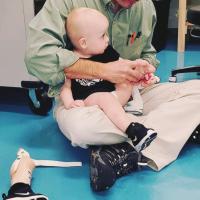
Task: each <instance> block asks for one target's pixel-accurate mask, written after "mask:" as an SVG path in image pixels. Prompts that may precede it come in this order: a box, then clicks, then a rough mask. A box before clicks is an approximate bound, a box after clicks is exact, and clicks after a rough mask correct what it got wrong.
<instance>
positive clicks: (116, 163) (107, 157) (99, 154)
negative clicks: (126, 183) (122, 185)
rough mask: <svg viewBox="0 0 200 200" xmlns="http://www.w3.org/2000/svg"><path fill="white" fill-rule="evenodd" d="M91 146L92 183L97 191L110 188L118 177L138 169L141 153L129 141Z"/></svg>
mask: <svg viewBox="0 0 200 200" xmlns="http://www.w3.org/2000/svg"><path fill="white" fill-rule="evenodd" d="M91 148H92V150H91V157H90V184H91V187H92V189H93V190H94V191H96V192H99V191H103V190H106V189H109V188H110V187H111V186H112V185H113V184H114V183H115V181H116V179H117V178H119V177H121V176H124V175H126V174H128V173H131V172H133V171H136V170H137V169H138V165H139V164H138V162H139V161H140V154H139V153H138V152H137V151H136V150H135V149H134V147H132V146H131V145H130V144H129V143H127V142H124V143H121V144H115V145H105V146H96V147H91ZM141 165H145V164H144V163H142V164H141Z"/></svg>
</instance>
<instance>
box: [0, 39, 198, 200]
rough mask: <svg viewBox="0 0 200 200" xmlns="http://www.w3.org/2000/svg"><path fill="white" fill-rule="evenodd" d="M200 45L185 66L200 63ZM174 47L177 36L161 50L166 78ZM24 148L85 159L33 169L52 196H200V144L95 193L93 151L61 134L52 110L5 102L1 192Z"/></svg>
mask: <svg viewBox="0 0 200 200" xmlns="http://www.w3.org/2000/svg"><path fill="white" fill-rule="evenodd" d="M199 44H200V43H199ZM199 44H190V43H189V44H187V49H186V52H185V55H184V57H185V58H184V65H195V64H200V45H199ZM175 45H176V44H175V40H174V39H173V38H172V40H171V39H169V41H168V44H167V46H166V48H165V49H164V50H162V51H160V52H159V53H158V59H159V60H160V61H161V65H160V68H159V69H158V71H157V75H159V76H160V77H161V81H162V82H165V81H168V77H169V75H170V71H171V69H172V68H175V67H176V66H177V57H178V54H177V52H176V46H175ZM180 56H181V57H183V56H182V55H179V57H180ZM181 62H182V61H181ZM182 63H183V62H182ZM192 76H193V77H195V76H196V75H195V74H193V75H192ZM179 78H180V80H181V79H183V76H180V77H179ZM184 78H186V79H187V78H191V77H184ZM19 147H23V148H24V149H26V150H27V151H29V153H30V154H31V156H32V157H33V158H35V159H52V160H62V161H82V162H83V167H80V168H64V169H62V168H37V169H36V170H35V171H34V173H33V181H32V187H33V189H34V191H37V192H41V193H44V194H46V195H47V196H48V197H49V199H50V200H79V199H84V200H101V199H102V200H122V199H123V200H169V199H170V200H178V199H181V200H188V199H191V200H199V199H200V172H199V166H200V156H199V155H200V146H198V145H192V144H188V145H187V146H185V147H184V149H183V151H182V152H181V155H180V156H179V158H178V160H177V161H176V162H174V163H172V164H171V165H170V166H168V167H166V168H164V169H163V170H162V171H160V172H154V171H152V170H149V169H144V170H142V171H138V172H135V173H132V174H130V175H128V176H126V177H122V178H120V179H119V180H118V181H117V182H116V184H115V185H114V186H113V187H112V188H111V189H110V190H109V191H107V192H102V193H99V194H95V193H94V192H92V190H91V189H90V185H89V166H88V157H89V156H88V155H89V152H88V150H84V149H81V148H78V147H77V148H73V147H72V146H71V145H70V142H69V141H67V140H66V139H65V138H64V136H63V135H62V134H61V133H60V131H59V129H58V127H57V125H56V122H55V121H54V119H53V117H52V113H50V114H49V115H48V116H46V117H41V116H37V115H34V114H32V113H31V112H30V111H29V108H28V107H27V106H26V105H24V104H23V103H20V102H18V103H14V102H13V103H12V102H11V101H10V100H8V101H3V102H1V101H0V193H3V192H7V190H8V188H9V185H10V182H9V168H10V165H11V163H12V162H13V160H14V159H15V157H16V152H17V150H18V148H19Z"/></svg>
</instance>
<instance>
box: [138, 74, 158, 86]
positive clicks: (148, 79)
mask: <svg viewBox="0 0 200 200" xmlns="http://www.w3.org/2000/svg"><path fill="white" fill-rule="evenodd" d="M159 82H160V78H159V77H158V76H155V75H154V74H152V73H148V74H146V75H145V79H144V80H142V81H141V82H140V84H141V86H142V87H147V86H150V85H153V84H155V83H159Z"/></svg>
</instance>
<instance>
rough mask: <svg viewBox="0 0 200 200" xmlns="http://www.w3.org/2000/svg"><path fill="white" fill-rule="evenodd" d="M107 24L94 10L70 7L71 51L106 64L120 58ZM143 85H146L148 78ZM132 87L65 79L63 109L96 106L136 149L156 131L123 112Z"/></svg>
mask: <svg viewBox="0 0 200 200" xmlns="http://www.w3.org/2000/svg"><path fill="white" fill-rule="evenodd" d="M108 26H109V23H108V20H107V18H106V17H105V16H104V15H103V14H101V13H100V12H98V11H97V10H94V9H90V8H77V9H74V10H72V12H71V13H70V14H69V15H68V17H67V20H66V33H67V36H68V37H69V39H70V41H71V43H72V46H73V52H74V53H75V54H77V55H78V56H79V57H80V58H82V59H89V60H92V61H95V62H102V63H107V62H114V61H117V60H119V59H121V58H120V55H119V53H118V52H116V51H115V50H114V49H113V48H112V47H111V46H110V45H109V38H108V35H107V29H108ZM83 67H84V66H83ZM145 77H146V78H148V77H153V74H146V75H145ZM143 82H144V81H143ZM144 84H147V85H148V84H150V83H149V82H148V79H147V80H145V83H144ZM133 87H135V86H133V84H132V83H129V84H113V83H111V82H109V81H106V80H102V79H93V80H91V79H71V80H70V79H66V80H65V83H64V85H63V87H62V89H61V93H60V97H61V100H62V102H63V104H64V106H65V107H66V109H71V108H75V107H82V106H94V105H98V106H99V108H100V109H102V110H103V111H104V113H105V114H106V115H107V116H108V118H109V119H110V120H111V121H112V122H113V123H114V124H115V125H116V126H117V127H118V128H119V129H120V130H122V132H124V133H126V134H127V136H128V138H130V139H131V140H132V143H133V145H134V147H135V149H136V150H137V151H138V152H140V151H142V150H143V149H145V148H146V147H147V146H148V145H149V144H150V143H151V142H152V141H153V140H154V139H155V138H156V136H157V133H156V132H155V131H154V130H153V129H150V128H146V127H145V126H144V125H142V124H139V123H136V122H133V121H132V120H131V119H130V118H129V117H128V115H127V114H126V112H125V111H124V109H123V106H125V105H126V104H127V102H128V100H129V99H130V97H131V93H132V90H133Z"/></svg>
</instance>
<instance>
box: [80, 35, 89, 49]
mask: <svg viewBox="0 0 200 200" xmlns="http://www.w3.org/2000/svg"><path fill="white" fill-rule="evenodd" d="M79 45H80V47H81V48H82V49H86V48H87V41H86V38H84V37H82V38H80V39H79Z"/></svg>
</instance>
